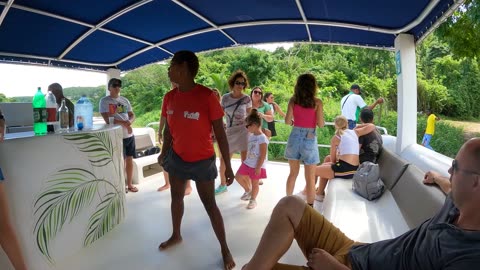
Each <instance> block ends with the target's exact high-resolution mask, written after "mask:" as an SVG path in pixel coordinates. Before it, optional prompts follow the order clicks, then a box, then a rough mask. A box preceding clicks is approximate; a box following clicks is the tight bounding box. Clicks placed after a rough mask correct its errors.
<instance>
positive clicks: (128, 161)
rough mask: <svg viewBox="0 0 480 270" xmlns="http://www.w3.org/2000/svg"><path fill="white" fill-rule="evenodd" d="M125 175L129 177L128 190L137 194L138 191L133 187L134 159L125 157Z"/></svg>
mask: <svg viewBox="0 0 480 270" xmlns="http://www.w3.org/2000/svg"><path fill="white" fill-rule="evenodd" d="M125 173H126V177H127V187H128V190H130V191H132V192H137V191H138V189H137V188H136V187H135V186H134V185H133V157H132V156H126V157H125Z"/></svg>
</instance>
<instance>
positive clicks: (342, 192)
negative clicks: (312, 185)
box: [323, 179, 410, 243]
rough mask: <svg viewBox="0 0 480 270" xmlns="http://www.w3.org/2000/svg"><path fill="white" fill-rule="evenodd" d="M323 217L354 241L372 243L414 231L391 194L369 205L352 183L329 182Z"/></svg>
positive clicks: (340, 180)
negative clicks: (354, 189)
mask: <svg viewBox="0 0 480 270" xmlns="http://www.w3.org/2000/svg"><path fill="white" fill-rule="evenodd" d="M323 215H324V216H325V217H326V218H327V219H328V220H329V221H330V222H332V223H333V224H334V225H335V226H336V227H338V228H339V229H340V230H341V231H342V232H344V233H345V235H347V236H348V237H349V238H350V239H352V240H354V241H358V242H363V243H371V242H376V241H381V240H385V239H390V238H394V237H396V236H399V235H401V234H403V233H405V232H407V231H408V230H410V228H409V226H408V225H407V222H406V221H405V219H404V218H403V216H402V213H401V212H400V209H399V207H398V205H397V203H396V202H395V199H394V198H393V195H392V193H391V192H390V190H385V193H384V194H383V195H382V196H381V197H380V198H379V199H378V200H375V201H368V200H367V199H364V198H362V197H361V196H359V195H357V194H356V193H355V192H354V191H353V190H352V180H345V179H333V180H330V181H329V182H328V186H327V189H326V196H325V201H324V202H323Z"/></svg>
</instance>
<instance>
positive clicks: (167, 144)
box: [157, 123, 173, 166]
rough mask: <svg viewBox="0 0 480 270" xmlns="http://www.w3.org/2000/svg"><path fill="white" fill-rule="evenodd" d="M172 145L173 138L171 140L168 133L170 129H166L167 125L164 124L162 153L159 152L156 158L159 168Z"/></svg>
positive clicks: (170, 135)
mask: <svg viewBox="0 0 480 270" xmlns="http://www.w3.org/2000/svg"><path fill="white" fill-rule="evenodd" d="M172 143H173V138H172V134H171V133H170V128H169V127H168V123H165V128H164V129H163V145H162V151H161V152H160V155H159V156H158V158H157V161H158V164H160V166H162V164H163V159H164V158H165V156H166V155H167V153H168V151H169V150H170V148H171V147H172Z"/></svg>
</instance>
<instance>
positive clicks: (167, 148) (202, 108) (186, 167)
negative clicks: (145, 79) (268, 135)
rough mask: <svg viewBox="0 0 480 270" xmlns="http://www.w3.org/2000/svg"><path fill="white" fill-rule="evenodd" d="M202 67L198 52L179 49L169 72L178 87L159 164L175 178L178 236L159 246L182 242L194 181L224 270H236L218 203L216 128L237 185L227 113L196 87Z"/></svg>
mask: <svg viewBox="0 0 480 270" xmlns="http://www.w3.org/2000/svg"><path fill="white" fill-rule="evenodd" d="M198 67H199V64H198V58H197V56H196V55H195V54H194V53H193V52H190V51H179V52H177V53H175V55H174V56H173V58H172V61H171V63H170V67H169V69H168V76H169V77H170V80H171V81H172V82H173V83H176V84H177V87H176V88H174V89H172V90H171V91H170V92H168V93H167V94H166V95H165V97H164V100H163V105H162V117H166V118H167V124H166V126H165V129H164V133H163V138H164V147H163V149H162V153H161V154H160V156H159V157H158V162H159V163H160V164H161V165H163V168H164V169H165V170H166V171H167V172H168V173H169V176H170V185H171V189H170V192H171V195H172V204H171V211H172V224H173V232H172V235H171V237H170V238H169V239H168V240H167V241H165V242H163V243H161V244H160V246H159V248H160V249H161V250H163V249H166V248H169V247H170V246H172V245H175V244H177V243H179V242H180V241H182V236H181V233H180V226H181V223H182V216H183V212H184V204H183V197H184V194H185V187H186V182H187V180H188V179H192V180H193V181H195V185H196V187H197V191H198V195H199V196H200V199H201V200H202V203H203V205H204V207H205V209H206V211H207V213H208V216H209V217H210V221H211V223H212V226H213V230H214V231H215V234H216V236H217V238H218V240H219V242H220V246H221V250H222V257H223V262H224V268H225V269H227V270H230V269H232V268H234V267H235V262H234V260H233V257H232V255H231V253H230V250H229V248H228V246H227V241H226V237H225V227H224V225H223V218H222V215H221V213H220V210H219V209H218V207H217V204H216V202H215V194H214V189H215V187H214V184H215V178H216V177H217V167H216V165H215V151H214V148H213V143H212V136H211V130H212V126H213V130H214V133H215V137H216V139H217V142H218V146H219V148H220V152H221V154H222V157H226V158H225V160H224V161H225V165H226V171H225V176H226V178H227V185H231V184H232V183H233V179H234V175H233V171H232V167H231V165H230V158H228V157H229V156H230V155H229V150H228V142H227V138H226V135H225V130H224V129H223V120H222V118H223V109H222V107H221V106H220V104H219V102H218V99H217V97H216V96H215V94H214V93H213V91H211V90H210V89H209V88H207V87H204V86H202V85H199V84H196V83H195V81H194V79H195V76H196V75H197V73H198Z"/></svg>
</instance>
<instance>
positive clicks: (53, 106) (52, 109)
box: [46, 91, 58, 133]
mask: <svg viewBox="0 0 480 270" xmlns="http://www.w3.org/2000/svg"><path fill="white" fill-rule="evenodd" d="M46 99H47V132H48V133H52V132H55V128H54V126H55V125H56V124H57V109H58V108H57V100H56V99H55V95H54V94H53V93H52V91H48V94H47V97H46Z"/></svg>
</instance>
